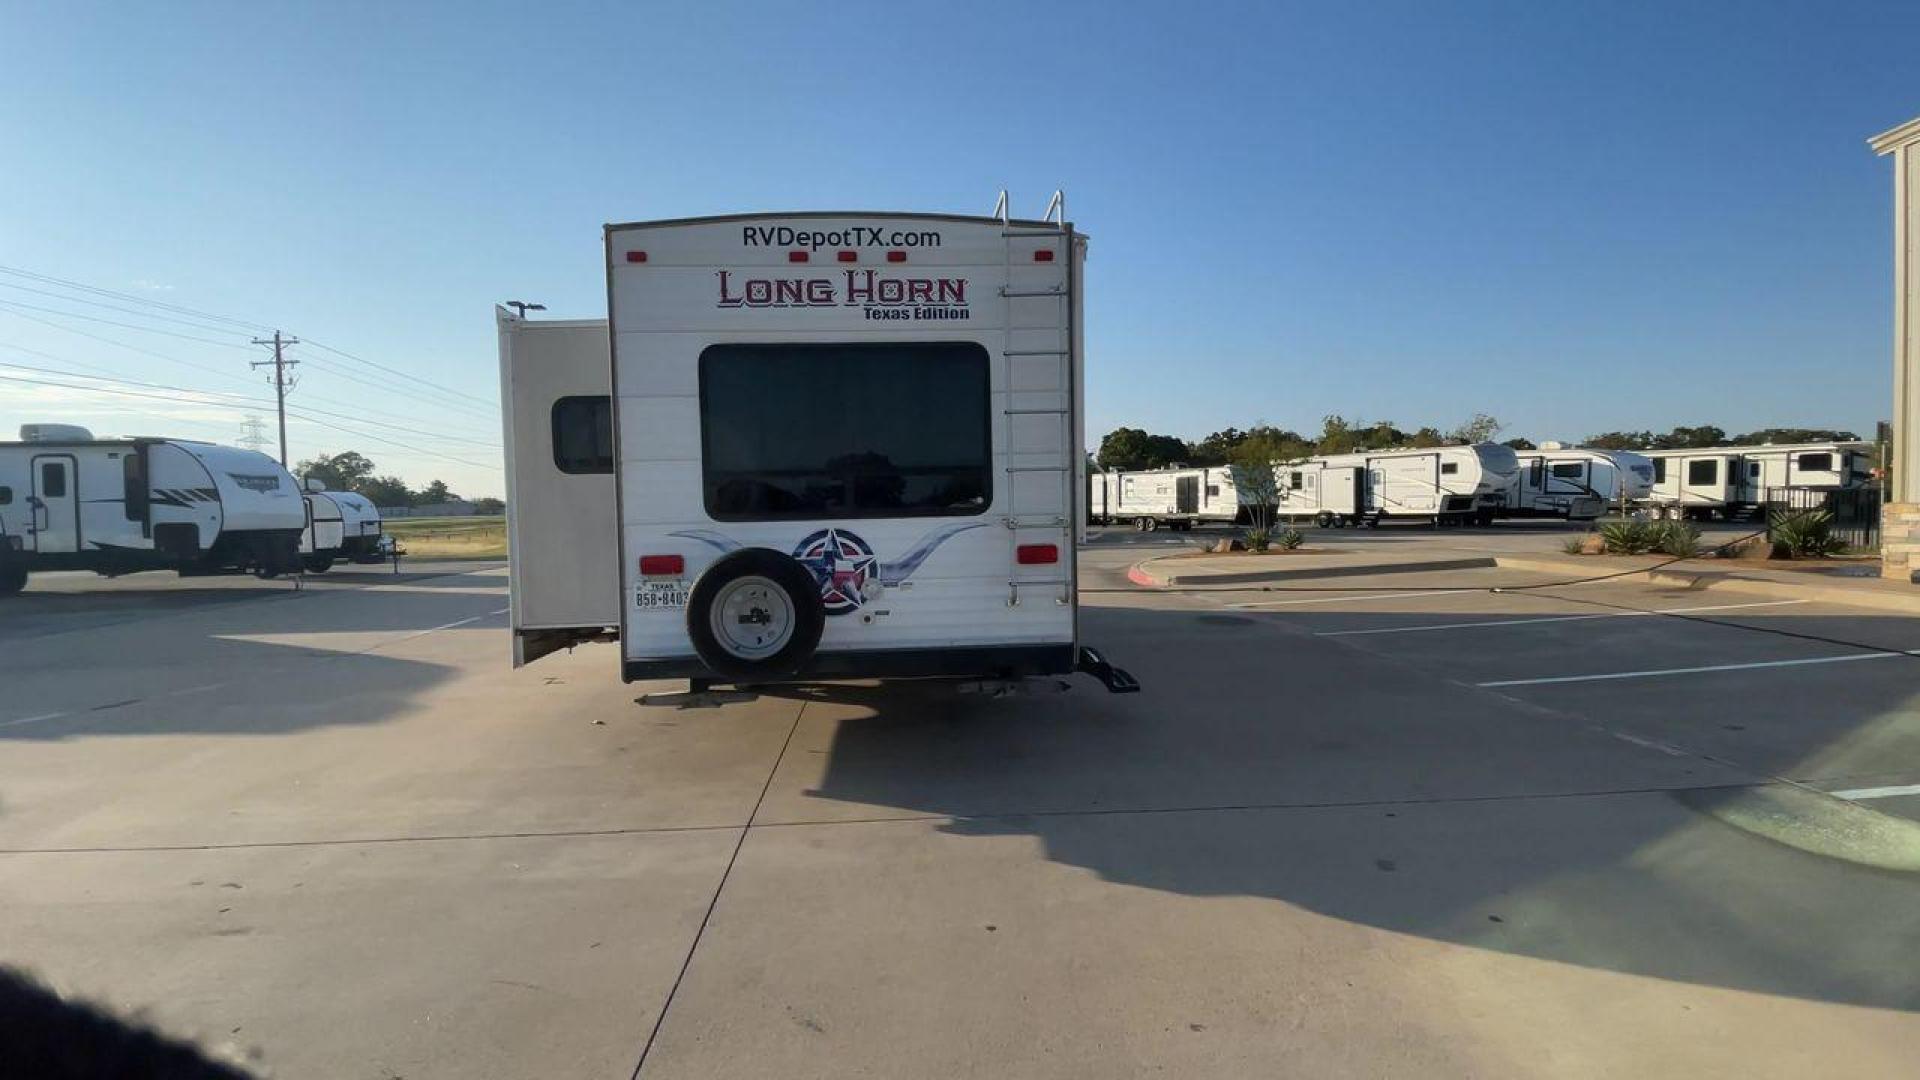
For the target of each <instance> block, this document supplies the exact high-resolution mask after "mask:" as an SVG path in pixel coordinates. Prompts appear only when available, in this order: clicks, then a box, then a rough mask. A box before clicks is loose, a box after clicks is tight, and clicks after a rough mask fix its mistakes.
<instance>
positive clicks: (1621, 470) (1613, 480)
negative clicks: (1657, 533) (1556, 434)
mask: <svg viewBox="0 0 1920 1080" xmlns="http://www.w3.org/2000/svg"><path fill="white" fill-rule="evenodd" d="M1516 457H1517V458H1518V462H1519V470H1518V471H1517V472H1516V473H1515V474H1514V478H1513V484H1512V485H1511V486H1510V487H1509V488H1508V489H1507V499H1506V504H1505V506H1504V507H1503V508H1502V510H1501V512H1500V516H1501V517H1512V518H1529V517H1532V518H1538V517H1550V518H1561V519H1563V520H1566V521H1591V520H1593V519H1594V518H1597V517H1599V516H1600V515H1601V514H1603V513H1605V512H1606V511H1607V509H1608V508H1609V507H1618V506H1623V505H1631V504H1633V503H1634V502H1636V501H1639V500H1642V499H1645V498H1646V497H1647V496H1648V495H1649V494H1650V493H1652V491H1653V475H1654V466H1653V461H1652V459H1650V458H1647V457H1645V456H1643V455H1640V454H1635V453H1632V452H1629V451H1626V450H1590V449H1588V448H1586V447H1582V446H1561V445H1560V444H1558V443H1546V444H1544V445H1542V446H1541V448H1540V449H1538V450H1522V451H1519V452H1518V454H1517V455H1516Z"/></svg>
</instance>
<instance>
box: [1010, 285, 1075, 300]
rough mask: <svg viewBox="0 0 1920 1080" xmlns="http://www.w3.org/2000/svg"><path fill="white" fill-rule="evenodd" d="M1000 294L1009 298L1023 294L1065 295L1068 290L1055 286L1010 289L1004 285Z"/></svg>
mask: <svg viewBox="0 0 1920 1080" xmlns="http://www.w3.org/2000/svg"><path fill="white" fill-rule="evenodd" d="M1000 295H1001V296H1004V297H1007V298H1009V299H1012V298H1017V297H1021V296H1065V295H1067V291H1066V290H1065V289H1061V288H1053V289H1008V288H1004V287H1003V288H1002V289H1001V290H1000Z"/></svg>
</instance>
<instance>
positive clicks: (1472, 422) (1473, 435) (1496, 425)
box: [1453, 412, 1506, 443]
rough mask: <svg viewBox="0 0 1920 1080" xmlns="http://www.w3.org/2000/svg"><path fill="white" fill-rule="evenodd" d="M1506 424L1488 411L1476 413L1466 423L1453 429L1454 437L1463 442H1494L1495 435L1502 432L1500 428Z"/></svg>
mask: <svg viewBox="0 0 1920 1080" xmlns="http://www.w3.org/2000/svg"><path fill="white" fill-rule="evenodd" d="M1505 426H1506V425H1505V424H1502V423H1501V422H1500V421H1498V420H1495V419H1494V418H1493V417H1491V416H1488V415H1487V414H1486V413H1483V412H1480V413H1474V414H1473V416H1472V418H1471V419H1469V420H1468V421H1467V422H1466V423H1464V424H1461V425H1460V426H1459V427H1457V428H1454V429H1453V439H1454V441H1455V442H1462V443H1483V442H1492V441H1493V437H1494V436H1495V435H1498V434H1500V429H1501V428H1503V427H1505Z"/></svg>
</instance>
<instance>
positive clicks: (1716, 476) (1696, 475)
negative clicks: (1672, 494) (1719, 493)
mask: <svg viewBox="0 0 1920 1080" xmlns="http://www.w3.org/2000/svg"><path fill="white" fill-rule="evenodd" d="M1719 482H1720V463H1719V462H1718V461H1715V460H1713V459H1711V458H1709V459H1706V460H1704V461H1689V462H1687V483H1689V484H1717V483H1719Z"/></svg>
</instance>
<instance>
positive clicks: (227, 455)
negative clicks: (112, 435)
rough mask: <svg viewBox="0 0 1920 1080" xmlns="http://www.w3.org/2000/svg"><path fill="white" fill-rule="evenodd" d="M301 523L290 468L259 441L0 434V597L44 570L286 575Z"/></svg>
mask: <svg viewBox="0 0 1920 1080" xmlns="http://www.w3.org/2000/svg"><path fill="white" fill-rule="evenodd" d="M305 523H306V510H305V508H304V507H303V506H302V503H301V498H300V491H299V489H298V488H296V487H295V486H294V482H293V477H292V476H289V475H288V474H287V470H285V469H284V468H281V467H280V464H279V462H276V461H274V460H273V459H272V458H270V457H267V456H266V455H265V454H260V453H256V452H254V451H252V450H237V449H234V448H233V447H228V446H216V445H214V444H212V443H203V442H192V441H188V440H185V439H163V438H144V437H142V438H126V439H96V438H94V436H93V434H92V433H91V432H89V431H87V430H86V429H85V428H80V427H73V426H71V425H66V424H26V425H23V426H22V427H21V429H20V441H19V442H8V443H0V596H3V595H8V594H11V593H17V592H19V591H20V590H21V589H24V588H25V587H26V584H27V575H28V574H30V573H34V572H38V571H43V570H92V571H94V572H96V573H99V574H105V575H115V574H129V573H134V572H136V571H141V570H177V571H178V572H180V573H181V574H204V573H215V572H219V571H245V572H250V573H253V574H257V575H259V576H261V577H273V576H275V575H278V574H281V573H290V572H293V571H296V570H298V569H299V568H300V551H299V545H300V534H301V531H302V529H303V528H304V526H305Z"/></svg>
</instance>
